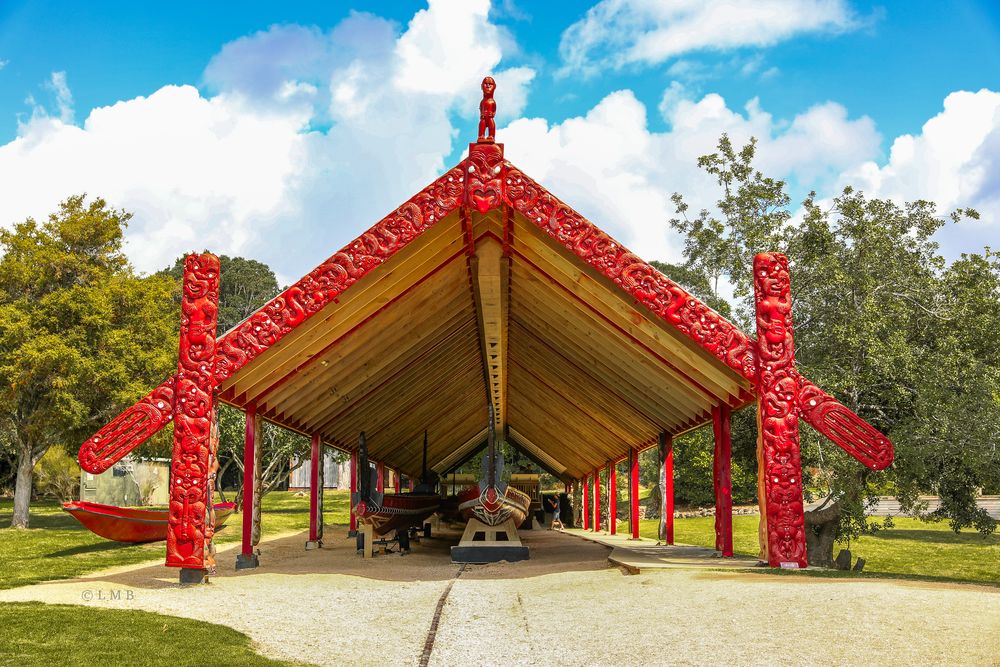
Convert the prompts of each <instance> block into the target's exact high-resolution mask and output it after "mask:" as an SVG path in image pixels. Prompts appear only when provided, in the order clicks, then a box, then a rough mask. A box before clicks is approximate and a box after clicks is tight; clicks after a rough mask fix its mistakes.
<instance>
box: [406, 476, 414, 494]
mask: <svg viewBox="0 0 1000 667" xmlns="http://www.w3.org/2000/svg"><path fill="white" fill-rule="evenodd" d="M406 481H407V482H409V484H410V491H411V492H412V491H413V486H414V482H413V478H412V477H407V478H406Z"/></svg>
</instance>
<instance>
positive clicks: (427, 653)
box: [420, 563, 466, 667]
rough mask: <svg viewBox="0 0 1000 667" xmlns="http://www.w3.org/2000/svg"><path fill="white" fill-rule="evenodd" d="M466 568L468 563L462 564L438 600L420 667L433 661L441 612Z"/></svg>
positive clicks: (424, 666) (425, 641)
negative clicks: (432, 654)
mask: <svg viewBox="0 0 1000 667" xmlns="http://www.w3.org/2000/svg"><path fill="white" fill-rule="evenodd" d="M465 566H466V563H462V567H460V568H458V574H456V575H455V577H454V578H453V579H452V580H451V581H449V582H448V585H447V586H445V589H444V592H443V593H441V597H440V598H438V602H437V607H435V608H434V617H433V618H432V619H431V629H430V630H428V631H427V639H425V640H424V652H423V654H422V655H421V656H420V667H427V664H428V663H429V662H430V660H431V653H432V652H433V651H434V639H435V637H437V629H438V623H440V622H441V612H443V611H444V605H445V603H446V602H447V601H448V594H449V593H451V587H452V586H454V585H455V582H456V581H458V578H459V577H461V576H462V573H463V572H465Z"/></svg>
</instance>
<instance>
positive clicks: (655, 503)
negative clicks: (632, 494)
mask: <svg viewBox="0 0 1000 667" xmlns="http://www.w3.org/2000/svg"><path fill="white" fill-rule="evenodd" d="M636 493H638V491H636ZM643 505H644V506H645V507H646V518H647V519H659V518H660V515H661V514H662V513H663V512H661V511H660V510H661V508H662V507H663V494H662V493H661V492H660V485H659V484H654V485H653V488H651V489H650V490H649V495H648V496H646V500H645V501H644V502H643Z"/></svg>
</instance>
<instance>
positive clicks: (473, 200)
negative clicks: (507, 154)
mask: <svg viewBox="0 0 1000 667" xmlns="http://www.w3.org/2000/svg"><path fill="white" fill-rule="evenodd" d="M503 173H504V160H503V144H492V143H490V144H469V159H468V160H466V161H465V205H466V206H468V207H471V208H474V209H476V210H477V211H479V212H480V213H486V212H487V211H489V210H491V209H494V208H498V207H499V206H500V202H501V201H502V199H503Z"/></svg>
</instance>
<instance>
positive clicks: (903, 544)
mask: <svg viewBox="0 0 1000 667" xmlns="http://www.w3.org/2000/svg"><path fill="white" fill-rule="evenodd" d="M893 522H894V524H895V527H894V528H891V529H888V530H883V531H880V532H879V533H878V534H876V535H872V536H865V537H862V538H860V539H858V540H854V541H853V542H852V543H851V552H852V554H853V555H854V557H855V558H857V557H861V558H864V559H865V561H866V564H865V573H866V574H869V575H888V576H907V577H920V578H928V579H945V580H951V581H970V582H978V583H988V584H996V585H1000V535H997V534H993V535H990V536H988V537H983V536H982V535H980V534H979V533H977V532H975V531H973V530H963V531H962V532H961V533H957V534H956V533H955V532H954V531H953V530H951V529H950V528H948V525H947V524H946V523H925V522H923V521H920V520H919V519H908V518H896V519H894V520H893ZM657 524H658V522H657V520H655V519H651V520H646V521H641V522H640V524H639V534H640V535H641V536H643V537H649V538H653V539H656V531H657ZM674 540H675V541H676V542H678V543H682V544H696V545H699V546H705V547H714V546H715V518H714V517H710V516H709V517H698V518H692V519H675V520H674ZM841 546H842V545H837V546H835V547H834V555H836V552H837V551H838V550H839V549H840V548H841ZM733 550H734V551H735V552H736V553H738V554H744V555H748V556H756V555H757V551H758V547H757V517H756V516H734V517H733Z"/></svg>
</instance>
